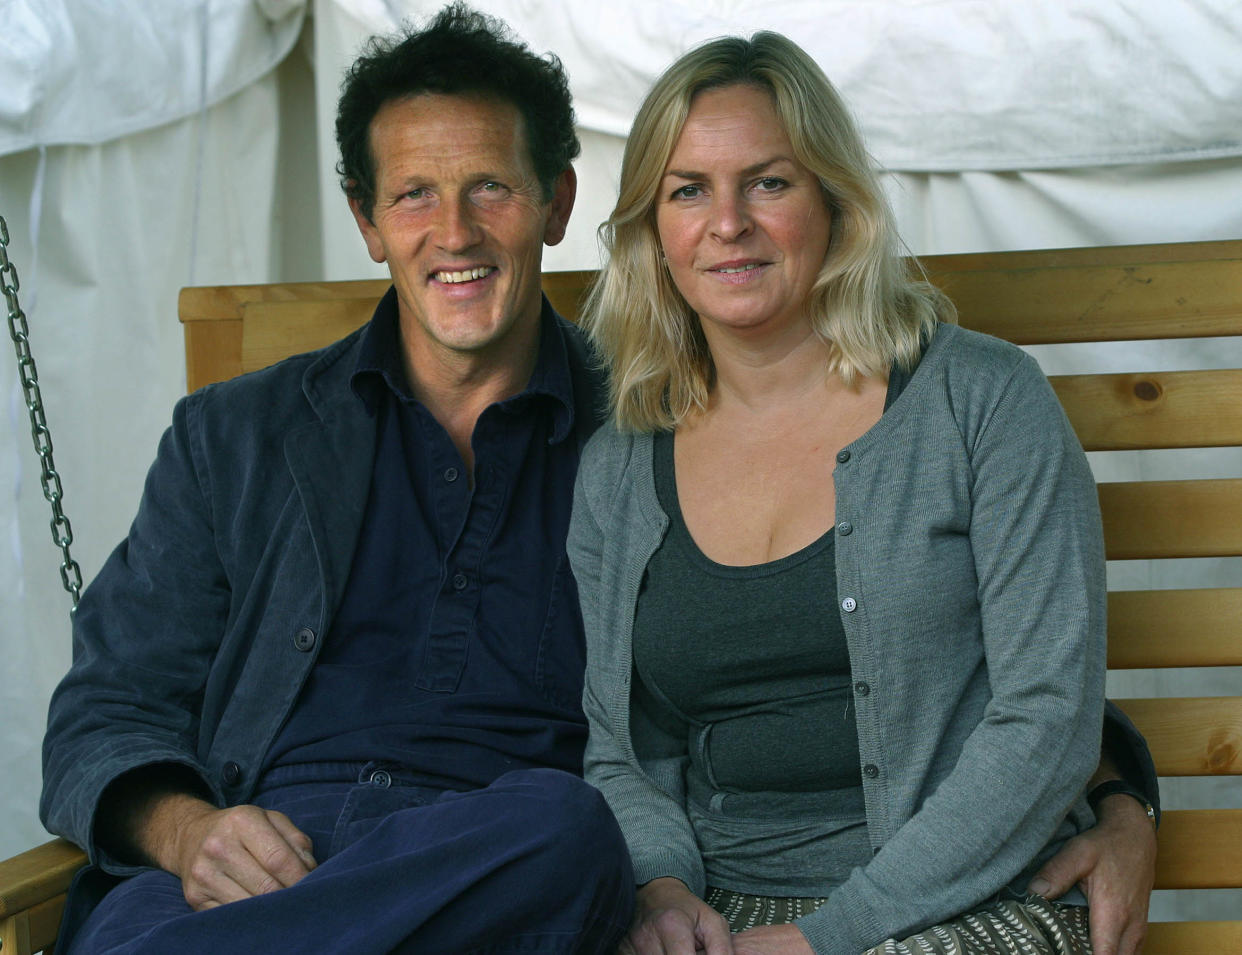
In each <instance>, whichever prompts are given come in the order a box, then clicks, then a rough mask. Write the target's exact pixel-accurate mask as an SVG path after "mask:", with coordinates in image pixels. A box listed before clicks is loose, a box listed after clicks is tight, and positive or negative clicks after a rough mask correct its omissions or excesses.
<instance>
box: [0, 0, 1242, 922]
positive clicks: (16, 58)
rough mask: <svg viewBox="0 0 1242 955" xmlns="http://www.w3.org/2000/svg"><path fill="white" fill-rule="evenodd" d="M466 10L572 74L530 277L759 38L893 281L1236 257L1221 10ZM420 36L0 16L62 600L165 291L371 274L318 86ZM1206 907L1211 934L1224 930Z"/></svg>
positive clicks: (52, 634)
mask: <svg viewBox="0 0 1242 955" xmlns="http://www.w3.org/2000/svg"><path fill="white" fill-rule="evenodd" d="M476 5H477V6H479V7H480V8H482V9H486V10H489V11H491V12H495V13H496V14H498V15H500V16H502V17H504V18H505V19H506V20H508V21H509V22H510V23H511V24H512V25H513V27H514V28H515V31H516V32H517V33H518V34H519V35H521V36H522V37H523V38H525V39H526V40H527V41H528V42H529V43H530V44H531V45H532V46H533V47H534V48H535V49H537V50H547V49H551V50H555V51H557V52H558V53H559V54H560V55H561V57H562V58H563V60H564V62H565V64H566V66H567V69H568V70H569V73H570V76H571V80H572V85H573V90H574V95H575V102H576V106H577V112H578V117H579V121H580V124H581V130H580V132H581V136H582V140H583V147H584V149H583V156H582V158H581V160H580V161H579V163H578V164H577V165H578V172H579V181H580V185H579V193H578V202H577V207H576V209H575V212H574V216H573V219H572V222H571V226H570V232H569V235H568V237H567V239H566V241H565V242H564V243H563V244H562V245H561V246H558V247H556V248H554V249H551V250H548V253H547V255H546V256H545V263H546V265H547V267H548V268H592V267H594V266H596V265H597V264H598V254H597V248H596V241H595V228H596V226H597V225H598V223H599V222H600V221H601V220H602V219H603V218H604V217H605V216H606V215H607V213H608V211H609V209H610V208H611V204H612V200H613V198H614V196H615V189H616V176H617V168H618V166H619V162H620V153H621V145H622V142H623V140H622V137H623V135H624V133H625V131H626V129H627V128H628V125H629V122H630V118H631V115H632V112H633V110H634V109H635V108H636V106H637V103H638V101H639V99H640V98H641V96H642V93H643V92H644V91H645V89H646V87H647V86H648V84H649V83H650V82H651V80H652V79H653V78H654V77H655V75H656V74H657V73H658V72H659V71H660V70H661V69H662V68H663V67H664V66H665V65H667V63H668V62H670V61H671V60H672V59H673V58H674V57H675V56H676V55H678V54H679V53H680V52H682V51H683V50H684V49H685V48H687V47H688V46H689V45H691V44H692V43H694V42H697V41H699V40H702V39H706V38H708V37H711V36H716V35H720V34H724V33H736V32H742V33H746V32H751V31H753V30H756V29H776V30H781V31H784V32H786V33H788V34H789V35H790V36H792V37H793V38H794V39H796V40H798V41H799V42H800V43H802V44H804V45H805V46H806V47H807V48H808V49H809V50H810V51H811V52H812V53H813V54H814V55H816V57H817V58H818V59H819V60H820V62H821V64H822V65H823V66H824V68H825V70H826V72H827V73H828V74H829V75H830V76H831V77H832V78H833V79H834V81H835V82H837V84H838V85H839V87H840V88H841V90H842V92H843V94H844V95H845V97H846V99H847V100H848V101H849V102H850V104H851V106H852V107H853V109H854V111H855V113H856V114H857V115H858V116H859V118H860V123H861V125H862V127H863V129H864V130H865V133H866V135H867V137H868V142H869V145H870V147H871V150H872V152H873V154H874V155H876V157H877V159H878V161H879V162H880V163H881V164H882V165H884V166H885V167H886V168H888V169H889V170H890V173H889V175H888V178H887V183H888V187H889V191H890V196H891V198H892V201H893V204H894V207H895V209H896V211H897V216H898V220H899V222H900V225H901V229H902V233H903V235H904V236H905V238H906V240H907V243H908V244H909V246H910V248H911V249H912V250H913V251H915V252H919V253H934V252H959V251H979V250H986V249H1015V248H1040V247H1057V246H1073V245H1093V244H1094V245H1109V244H1120V243H1133V242H1172V241H1188V240H1197V239H1213V238H1239V237H1242V3H1239V2H1237V0H1176V2H1168V0H1164V2H1162V0H1129V2H1122V0H1064V2H1060V3H1055V4H1050V3H1046V2H1042V0H1014V2H1012V3H1005V4H991V3H981V2H978V0H815V2H811V0H804V2H770V3H765V4H762V5H760V4H757V3H748V2H743V0H698V2H694V3H691V2H689V0H685V2H678V0H635V2H632V3H628V4H625V5H623V6H622V7H618V6H617V5H605V4H579V3H574V2H572V0H556V2H553V0H544V2H538V3H536V2H531V0H484V2H479V3H477V4H476ZM307 6H310V7H311V8H313V16H312V18H311V21H310V22H313V24H314V43H313V52H312V44H310V43H309V42H306V41H309V32H310V31H309V30H305V31H304V33H303V37H304V42H303V43H301V44H299V45H297V46H296V47H293V44H294V38H295V37H296V35H297V31H298V29H299V28H301V27H302V22H301V20H302V15H303V13H304V12H305V10H306V8H307ZM438 6H439V3H438V2H437V0H314V3H313V4H310V5H307V4H306V3H305V2H304V0H249V2H247V0H195V2H188V0H187V2H185V3H177V4H174V3H173V2H172V0H158V2H157V0H145V2H144V0H124V2H104V0H73V2H71V0H7V2H4V0H0V214H3V215H4V216H5V217H6V219H7V221H8V224H9V227H10V232H11V233H12V234H13V244H12V247H11V249H10V254H11V256H12V257H13V260H14V262H15V264H16V266H17V268H18V271H19V273H20V274H21V278H22V298H23V303H24V304H25V305H26V307H27V311H28V312H29V315H30V326H31V340H32V345H33V348H34V351H35V357H36V360H37V362H38V369H39V373H40V382H41V384H42V388H43V393H44V397H45V399H46V403H47V414H48V420H49V422H50V424H51V426H52V431H53V435H54V438H55V441H56V444H55V453H56V461H57V464H58V466H59V469H60V471H61V472H62V474H63V476H64V482H65V489H66V500H65V506H66V509H67V511H68V513H69V516H70V519H71V520H72V522H73V526H74V530H75V533H76V535H77V539H76V540H75V543H74V553H75V556H76V557H77V558H78V560H79V561H80V562H81V564H82V569H83V573H84V575H85V576H86V577H87V579H89V578H90V577H91V576H92V575H93V574H94V573H95V571H96V570H97V569H98V567H99V565H100V564H101V563H102V561H103V559H104V557H105V556H106V554H107V553H108V551H109V550H110V549H111V548H112V547H113V546H114V544H115V543H116V542H117V541H118V540H119V539H120V538H121V537H122V536H123V535H124V533H125V530H126V528H127V526H128V523H129V521H130V519H131V517H132V514H133V511H134V509H135V507H136V504H137V500H138V495H139V493H140V491H141V484H142V478H143V475H144V474H145V471H146V468H147V465H148V464H149V462H150V460H151V457H152V455H153V454H154V450H155V444H156V441H157V440H158V437H159V434H160V433H161V431H162V430H163V428H164V427H165V426H166V424H167V422H168V419H169V411H170V408H171V405H172V403H173V401H174V400H175V399H176V398H177V396H178V395H180V394H181V392H182V390H183V388H184V357H183V353H182V344H181V342H182V339H181V330H180V328H179V326H178V323H177V322H176V318H175V313H176V293H177V290H178V289H179V288H180V287H181V286H183V285H185V284H188V283H190V282H197V283H200V284H210V283H217V282H219V283H225V282H229V283H233V282H264V281H277V280H298V279H312V278H332V279H344V278H357V277H360V276H373V275H382V274H384V273H383V270H382V269H381V268H379V267H377V266H375V265H374V263H372V262H371V261H370V260H369V258H367V256H366V253H365V250H364V248H363V246H362V243H361V242H360V241H359V240H358V238H357V234H356V230H355V226H354V224H353V221H352V219H351V217H350V216H349V213H348V211H347V209H346V207H345V204H344V202H343V200H342V199H341V197H340V190H339V186H338V184H337V182H336V177H335V174H334V172H333V165H334V163H335V158H336V157H335V144H334V141H333V132H332V121H333V113H334V107H335V101H336V96H337V90H338V87H339V82H340V75H341V71H342V69H343V68H344V66H345V65H346V64H348V62H349V61H350V60H351V59H352V58H353V56H354V54H355V52H356V50H357V48H358V47H359V45H360V44H361V43H362V41H363V40H364V39H365V37H366V36H368V35H369V34H371V33H373V32H377V31H380V32H382V31H386V30H388V29H390V28H391V27H392V26H393V25H395V24H397V23H398V22H400V20H401V19H402V18H404V17H414V18H419V19H421V18H422V17H423V16H425V15H426V14H427V13H428V12H431V11H434V10H435V9H436V8H437V7H438ZM174 7H175V8H176V9H177V10H178V12H177V13H173V12H170V11H172V10H173V9H174ZM204 25H206V28H207V32H206V33H204V31H203V26H204ZM291 47H293V48H294V50H295V55H294V56H292V57H287V58H285V57H286V54H287V53H288V51H289V50H290V48H291ZM204 51H206V53H205V55H204ZM282 58H284V59H283V62H282V65H281V66H280V68H279V70H277V71H276V72H272V70H273V67H274V66H275V65H276V63H277V62H278V61H281V60H282ZM88 61H89V62H90V63H91V64H92V68H91V69H87V68H86V65H85V64H86V63H87V62H88ZM40 146H42V147H44V150H43V155H45V157H46V159H45V165H44V167H43V168H44V180H43V182H44V186H43V189H42V190H41V192H39V191H37V190H35V188H34V187H35V180H36V174H37V173H38V171H39V167H40V155H41V153H40V149H39V147H40ZM36 192H38V197H39V198H40V199H41V203H42V212H41V215H40V216H39V217H38V222H37V223H35V222H32V221H31V208H32V201H31V200H32V195H34V194H36ZM36 225H37V232H38V249H37V252H38V254H37V262H36V256H35V249H34V248H32V246H31V236H32V233H33V232H34V231H36V229H35V227H36ZM32 303H33V304H32ZM1038 357H1039V358H1040V361H1041V363H1042V364H1043V365H1044V368H1045V370H1046V371H1049V372H1053V373H1055V372H1058V371H1077V370H1081V368H1083V367H1087V366H1092V365H1093V366H1095V367H1098V366H1099V363H1101V362H1103V363H1104V364H1105V365H1107V366H1108V367H1109V368H1117V369H1122V368H1134V367H1142V368H1156V367H1172V366H1182V367H1185V366H1188V365H1201V364H1204V363H1214V364H1217V365H1220V366H1231V367H1242V354H1239V348H1238V345H1237V344H1236V343H1233V344H1232V345H1230V346H1229V347H1228V348H1225V347H1222V346H1221V345H1219V344H1218V343H1187V344H1186V345H1184V346H1178V347H1177V348H1175V349H1163V350H1159V351H1153V350H1152V349H1151V348H1149V347H1144V346H1125V345H1123V346H1118V347H1116V348H1111V349H1109V350H1107V351H1093V352H1092V353H1091V354H1089V355H1084V354H1083V353H1082V350H1081V349H1077V350H1075V349H1043V350H1039V353H1038ZM0 396H3V415H2V417H0V420H2V421H3V426H2V428H0V435H2V437H0V533H2V536H3V540H2V542H0V581H3V582H4V586H3V587H0V655H2V658H3V659H4V660H5V661H6V663H8V668H7V671H6V672H7V673H8V674H9V675H10V678H9V679H6V680H4V681H0V806H4V807H5V808H6V809H8V810H9V814H10V817H11V818H8V819H7V822H8V824H7V825H6V826H5V827H3V828H2V829H0V855H4V856H7V855H10V854H12V853H13V852H16V851H19V850H20V849H22V848H25V847H27V846H29V845H32V844H34V843H36V842H38V841H41V840H42V839H43V838H45V834H44V833H43V831H42V829H41V827H40V826H39V824H38V822H37V817H36V814H35V807H36V804H37V797H38V790H39V746H40V741H41V736H42V732H43V726H44V719H45V710H46V701H47V697H48V695H49V694H50V692H51V688H52V686H54V684H55V682H56V680H57V679H58V678H59V676H60V675H61V673H63V671H64V669H65V667H66V666H67V665H68V659H69V652H70V648H69V639H68V627H67V614H68V606H69V601H68V597H67V595H65V594H64V593H63V592H61V590H60V580H59V574H58V572H57V566H58V560H59V552H58V551H57V549H56V548H55V547H54V546H53V545H52V543H51V540H50V533H49V531H48V513H47V508H46V504H45V502H44V501H43V499H42V495H41V493H40V490H39V482H38V476H39V472H38V466H37V461H36V459H35V457H34V454H33V452H32V450H31V446H30V439H29V434H28V425H27V423H26V418H25V408H24V407H22V405H21V403H20V389H18V388H17V387H16V373H15V371H14V368H13V362H12V360H11V358H3V357H0ZM1093 464H1094V465H1095V466H1096V468H1097V473H1100V474H1102V475H1104V476H1106V477H1108V478H1109V479H1124V478H1127V477H1130V476H1135V475H1139V474H1163V473H1168V474H1170V475H1173V476H1184V475H1185V474H1187V473H1194V474H1205V475H1213V476H1216V475H1219V476H1239V475H1242V456H1240V455H1239V454H1236V453H1222V452H1171V453H1169V454H1164V455H1142V456H1140V455H1132V454H1130V455H1127V454H1123V455H1115V456H1107V459H1105V456H1096V460H1094V461H1093ZM1110 572H1111V573H1112V575H1113V577H1114V582H1115V583H1117V584H1118V585H1120V586H1150V585H1152V584H1153V583H1155V582H1158V583H1159V585H1161V586H1215V585H1229V586H1237V585H1242V569H1240V568H1239V567H1238V565H1237V562H1228V561H1221V562H1217V563H1216V564H1213V565H1212V566H1211V567H1209V568H1206V569H1205V568H1204V567H1202V566H1201V565H1195V566H1193V567H1191V566H1190V565H1189V563H1188V562H1162V563H1161V565H1160V566H1152V565H1147V564H1144V565H1142V566H1129V565H1118V566H1114V567H1113V568H1111V569H1110ZM15 677H17V678H15ZM1192 679H1193V680H1194V681H1195V682H1194V687H1195V692H1198V693H1202V694H1204V695H1212V694H1217V693H1239V692H1242V678H1240V676H1239V674H1238V673H1237V672H1236V671H1232V670H1230V671H1225V672H1217V673H1206V672H1205V673H1202V674H1196V675H1195V676H1194V677H1193V678H1192ZM1167 681H1168V678H1167V677H1164V676H1160V675H1156V676H1151V677H1142V678H1127V679H1124V680H1121V681H1115V682H1114V687H1113V692H1121V693H1123V694H1124V695H1143V694H1145V693H1148V692H1158V691H1159V689H1160V687H1161V686H1162V685H1164V684H1165V683H1167ZM1239 795H1240V793H1239V787H1238V781H1237V780H1236V779H1224V780H1217V781H1209V782H1208V783H1207V784H1206V785H1201V786H1171V787H1169V791H1168V792H1167V793H1166V798H1168V799H1169V800H1170V804H1174V805H1192V804H1203V803H1208V804H1228V805H1238V804H1239ZM1162 904H1166V903H1163V902H1161V901H1158V902H1157V911H1158V912H1159V911H1160V909H1159V906H1160V905H1162ZM1179 904H1181V903H1179ZM1220 904H1221V905H1223V906H1226V907H1224V908H1220V909H1217V912H1223V913H1228V912H1230V911H1232V910H1231V909H1229V908H1228V907H1227V906H1230V905H1232V906H1236V905H1238V904H1239V900H1238V899H1237V898H1236V897H1235V898H1233V899H1232V900H1229V901H1226V902H1222V903H1220ZM1187 905H1194V906H1199V905H1201V903H1198V902H1196V903H1186V904H1183V907H1182V911H1183V912H1187V911H1197V914H1199V916H1200V917H1210V916H1211V914H1212V911H1211V910H1210V909H1208V910H1206V911H1205V910H1203V909H1201V908H1199V909H1194V910H1192V909H1188V908H1187V907H1186V906H1187ZM1165 914H1166V916H1167V912H1166V913H1165ZM1218 917H1224V916H1223V915H1218Z"/></svg>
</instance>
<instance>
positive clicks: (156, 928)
mask: <svg viewBox="0 0 1242 955" xmlns="http://www.w3.org/2000/svg"><path fill="white" fill-rule="evenodd" d="M324 769H325V767H324V766H323V765H322V764H320V765H319V766H316V767H292V768H291V769H290V770H288V771H283V772H282V771H279V770H278V771H277V772H276V773H274V774H272V775H271V776H269V780H268V784H267V785H266V786H265V790H264V792H263V793H262V794H261V795H259V796H258V797H256V799H255V802H256V804H258V805H260V806H263V807H264V808H267V809H278V810H280V811H281V812H284V813H285V814H286V815H288V816H289V817H290V818H291V819H292V820H293V822H294V824H295V825H297V826H298V828H300V829H301V830H302V831H303V832H305V833H306V834H307V835H308V836H310V837H311V840H312V842H313V843H314V847H315V858H316V859H317V860H318V862H319V866H318V867H317V868H316V869H314V870H313V871H312V872H311V873H310V874H309V875H308V876H306V877H304V878H303V879H302V880H301V881H300V882H298V883H297V884H295V885H293V886H291V887H289V888H286V889H280V890H278V891H276V892H272V893H270V894H267V895H261V896H256V897H254V898H250V899H244V900H242V901H239V902H233V903H230V904H228V905H222V906H219V907H217V908H213V909H208V910H206V911H203V912H195V911H193V910H191V909H190V907H189V906H188V905H187V904H186V901H185V897H184V895H183V894H182V891H181V882H180V880H179V879H177V878H176V877H175V876H172V875H170V874H169V873H167V872H163V871H160V870H150V871H146V872H143V873H141V874H139V875H136V876H134V877H133V878H130V879H127V880H125V881H124V882H122V883H121V884H120V885H119V886H118V887H117V888H115V889H113V890H112V891H111V892H110V893H109V894H108V895H106V896H105V897H104V899H103V901H102V902H101V903H100V904H99V906H98V907H97V908H95V910H94V911H93V912H92V914H91V915H90V917H89V918H88V919H87V921H86V923H85V924H84V925H83V926H82V928H81V929H80V931H78V932H77V933H76V934H75V936H74V938H73V939H72V941H71V947H70V949H69V951H70V952H71V953H74V955H77V953H83V955H86V953H89V955H95V953H105V952H107V953H112V952H126V953H131V952H152V953H156V952H158V953H162V955H163V953H169V952H175V953H177V955H193V953H196V952H203V953H207V952H212V953H219V952H333V953H350V952H358V953H366V955H374V953H382V952H419V953H437V955H438V953H445V955H449V953H451V955H462V953H475V952H477V953H493V952H494V953H509V952H537V953H558V955H559V953H571V952H574V953H578V952H581V953H597V952H598V953H609V952H612V950H613V948H614V946H615V945H616V943H617V941H618V940H619V939H620V938H621V936H622V935H623V934H624V933H625V930H626V929H627V928H628V927H629V920H630V916H631V913H632V910H633V896H634V882H633V873H632V871H631V868H630V862H629V855H628V854H627V852H626V850H625V843H624V841H623V840H622V837H621V832H620V830H619V829H618V828H617V824H616V821H615V820H614V819H613V818H612V814H611V812H609V810H608V807H607V805H606V804H605V803H604V800H603V797H602V796H600V794H599V793H598V792H597V791H596V790H595V789H594V788H592V787H591V786H589V785H587V784H586V783H585V782H583V781H582V780H581V779H579V778H578V777H576V776H573V775H571V774H569V773H564V772H560V771H559V770H553V769H532V770H520V771H515V772H511V773H507V774H505V775H504V776H502V777H500V778H499V779H498V780H496V781H495V782H494V783H493V784H492V785H490V786H488V787H487V788H485V789H478V790H473V791H469V792H444V791H441V790H437V789H429V788H426V787H423V786H418V785H413V784H412V783H411V782H410V781H408V780H405V779H403V778H402V775H401V772H400V770H399V768H396V767H388V766H385V765H382V764H368V765H367V766H365V767H360V766H357V765H355V766H352V767H350V771H351V772H352V773H353V774H354V778H353V779H351V780H347V779H339V780H336V781H333V780H331V778H330V775H331V774H328V775H329V778H328V779H327V780H325V778H324V776H325V774H324Z"/></svg>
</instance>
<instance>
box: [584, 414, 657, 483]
mask: <svg viewBox="0 0 1242 955" xmlns="http://www.w3.org/2000/svg"><path fill="white" fill-rule="evenodd" d="M651 437H652V436H651V435H650V434H647V433H642V432H635V431H621V430H619V429H618V428H617V426H616V423H615V422H614V421H613V420H612V418H611V417H610V418H609V419H608V420H607V421H605V422H604V423H603V424H601V425H600V426H599V427H598V428H597V429H596V430H595V433H594V434H593V435H591V439H590V440H589V441H588V442H587V443H586V446H585V447H584V448H583V449H582V459H581V461H580V462H579V464H578V481H579V483H580V484H581V485H582V486H583V488H584V490H586V491H587V493H588V494H592V495H594V494H598V493H611V492H612V491H613V490H615V488H616V487H617V486H618V485H619V484H620V483H621V482H622V481H624V480H625V479H626V475H627V474H629V473H630V472H631V471H632V470H633V469H634V468H635V467H641V466H642V465H641V462H642V461H643V460H644V459H645V460H646V461H647V462H648V464H647V467H648V468H650V460H651V453H650V444H651Z"/></svg>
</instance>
